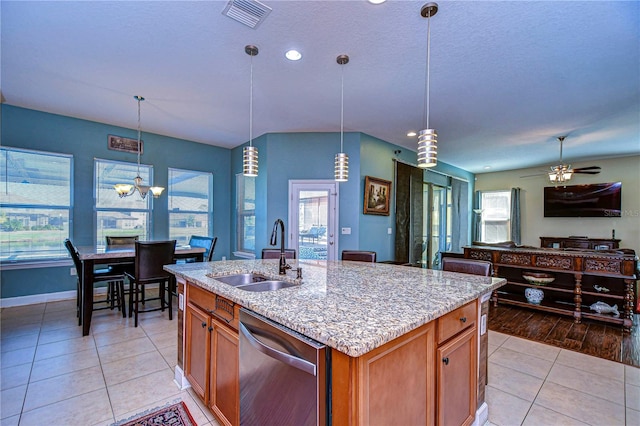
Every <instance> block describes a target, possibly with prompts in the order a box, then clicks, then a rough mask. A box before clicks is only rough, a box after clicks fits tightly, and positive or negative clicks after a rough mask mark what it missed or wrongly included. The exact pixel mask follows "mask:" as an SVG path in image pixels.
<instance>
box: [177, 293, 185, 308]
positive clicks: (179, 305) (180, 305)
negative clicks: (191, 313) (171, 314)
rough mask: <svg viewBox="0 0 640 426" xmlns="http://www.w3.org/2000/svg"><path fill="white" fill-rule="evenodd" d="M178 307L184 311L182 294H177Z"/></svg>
mask: <svg viewBox="0 0 640 426" xmlns="http://www.w3.org/2000/svg"><path fill="white" fill-rule="evenodd" d="M178 309H180V310H181V311H184V294H179V295H178Z"/></svg>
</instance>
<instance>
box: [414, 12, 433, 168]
mask: <svg viewBox="0 0 640 426" xmlns="http://www.w3.org/2000/svg"><path fill="white" fill-rule="evenodd" d="M437 12H438V4H437V3H427V4H425V5H424V6H422V9H420V15H422V17H423V18H427V87H426V90H425V100H424V104H425V108H424V109H425V124H426V126H425V129H423V130H420V132H418V167H420V168H423V169H424V168H427V167H433V166H435V165H436V164H438V133H437V132H436V130H435V129H430V128H429V86H430V83H431V82H430V77H431V76H430V74H429V68H430V62H431V17H432V16H434V15H435V14H436V13H437Z"/></svg>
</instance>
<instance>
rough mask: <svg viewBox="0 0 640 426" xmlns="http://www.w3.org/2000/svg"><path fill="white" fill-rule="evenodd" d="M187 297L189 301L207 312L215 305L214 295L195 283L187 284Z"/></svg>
mask: <svg viewBox="0 0 640 426" xmlns="http://www.w3.org/2000/svg"><path fill="white" fill-rule="evenodd" d="M187 298H188V302H189V303H191V304H193V305H196V306H199V307H200V308H202V309H204V310H205V311H207V312H210V311H213V310H214V309H215V307H216V295H215V294H213V293H211V292H209V291H207V290H204V289H202V288H200V287H197V286H195V285H189V290H188V293H187Z"/></svg>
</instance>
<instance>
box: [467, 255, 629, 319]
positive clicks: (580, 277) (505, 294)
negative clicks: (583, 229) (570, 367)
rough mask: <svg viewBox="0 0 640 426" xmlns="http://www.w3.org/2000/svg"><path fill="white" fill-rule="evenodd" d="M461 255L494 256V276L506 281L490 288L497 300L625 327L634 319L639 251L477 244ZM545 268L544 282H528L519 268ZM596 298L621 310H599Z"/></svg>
mask: <svg viewBox="0 0 640 426" xmlns="http://www.w3.org/2000/svg"><path fill="white" fill-rule="evenodd" d="M464 255H465V258H468V259H477V260H486V261H490V262H493V273H494V276H496V277H502V278H506V279H507V284H506V285H505V286H503V287H501V288H500V289H498V290H497V291H494V293H493V302H494V306H497V304H498V303H505V304H511V305H516V306H523V307H528V308H532V309H536V310H541V311H546V312H554V313H557V314H562V315H571V316H573V318H574V320H575V322H576V323H580V322H581V321H582V319H583V318H588V319H593V320H597V321H603V322H607V323H612V324H618V325H621V326H622V327H623V328H624V330H625V331H629V330H630V329H631V326H632V325H633V304H634V301H635V294H634V292H635V283H636V280H637V276H636V270H637V262H638V257H637V256H636V255H635V254H633V253H631V252H630V251H627V250H579V249H564V250H556V249H538V248H525V247H520V248H504V247H487V246H482V247H477V246H470V247H465V248H464ZM527 271H533V272H547V273H551V274H553V276H554V277H555V280H554V281H553V282H552V283H547V284H545V285H536V284H532V283H530V282H527V280H525V279H524V278H523V277H522V274H523V272H527ZM527 288H539V289H541V290H542V291H543V292H544V300H543V301H542V302H541V303H540V304H533V303H529V302H527V300H526V299H525V296H524V292H525V289H527ZM596 302H604V303H606V304H607V305H609V306H613V305H617V307H618V310H619V313H620V315H619V316H615V315H614V314H611V313H598V312H596V311H594V310H592V309H591V308H590V306H591V305H592V304H594V303H596Z"/></svg>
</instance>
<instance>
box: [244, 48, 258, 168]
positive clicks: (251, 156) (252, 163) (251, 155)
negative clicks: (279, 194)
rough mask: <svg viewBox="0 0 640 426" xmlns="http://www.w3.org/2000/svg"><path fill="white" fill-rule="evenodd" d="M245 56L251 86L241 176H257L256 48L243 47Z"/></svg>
mask: <svg viewBox="0 0 640 426" xmlns="http://www.w3.org/2000/svg"><path fill="white" fill-rule="evenodd" d="M244 51H245V53H246V54H247V55H249V56H251V85H250V89H249V146H245V147H244V149H243V150H242V174H243V175H245V176H253V177H255V176H258V148H256V147H255V146H253V57H254V56H256V55H258V48H257V47H256V46H252V45H250V44H248V45H246V46H245V47H244Z"/></svg>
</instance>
